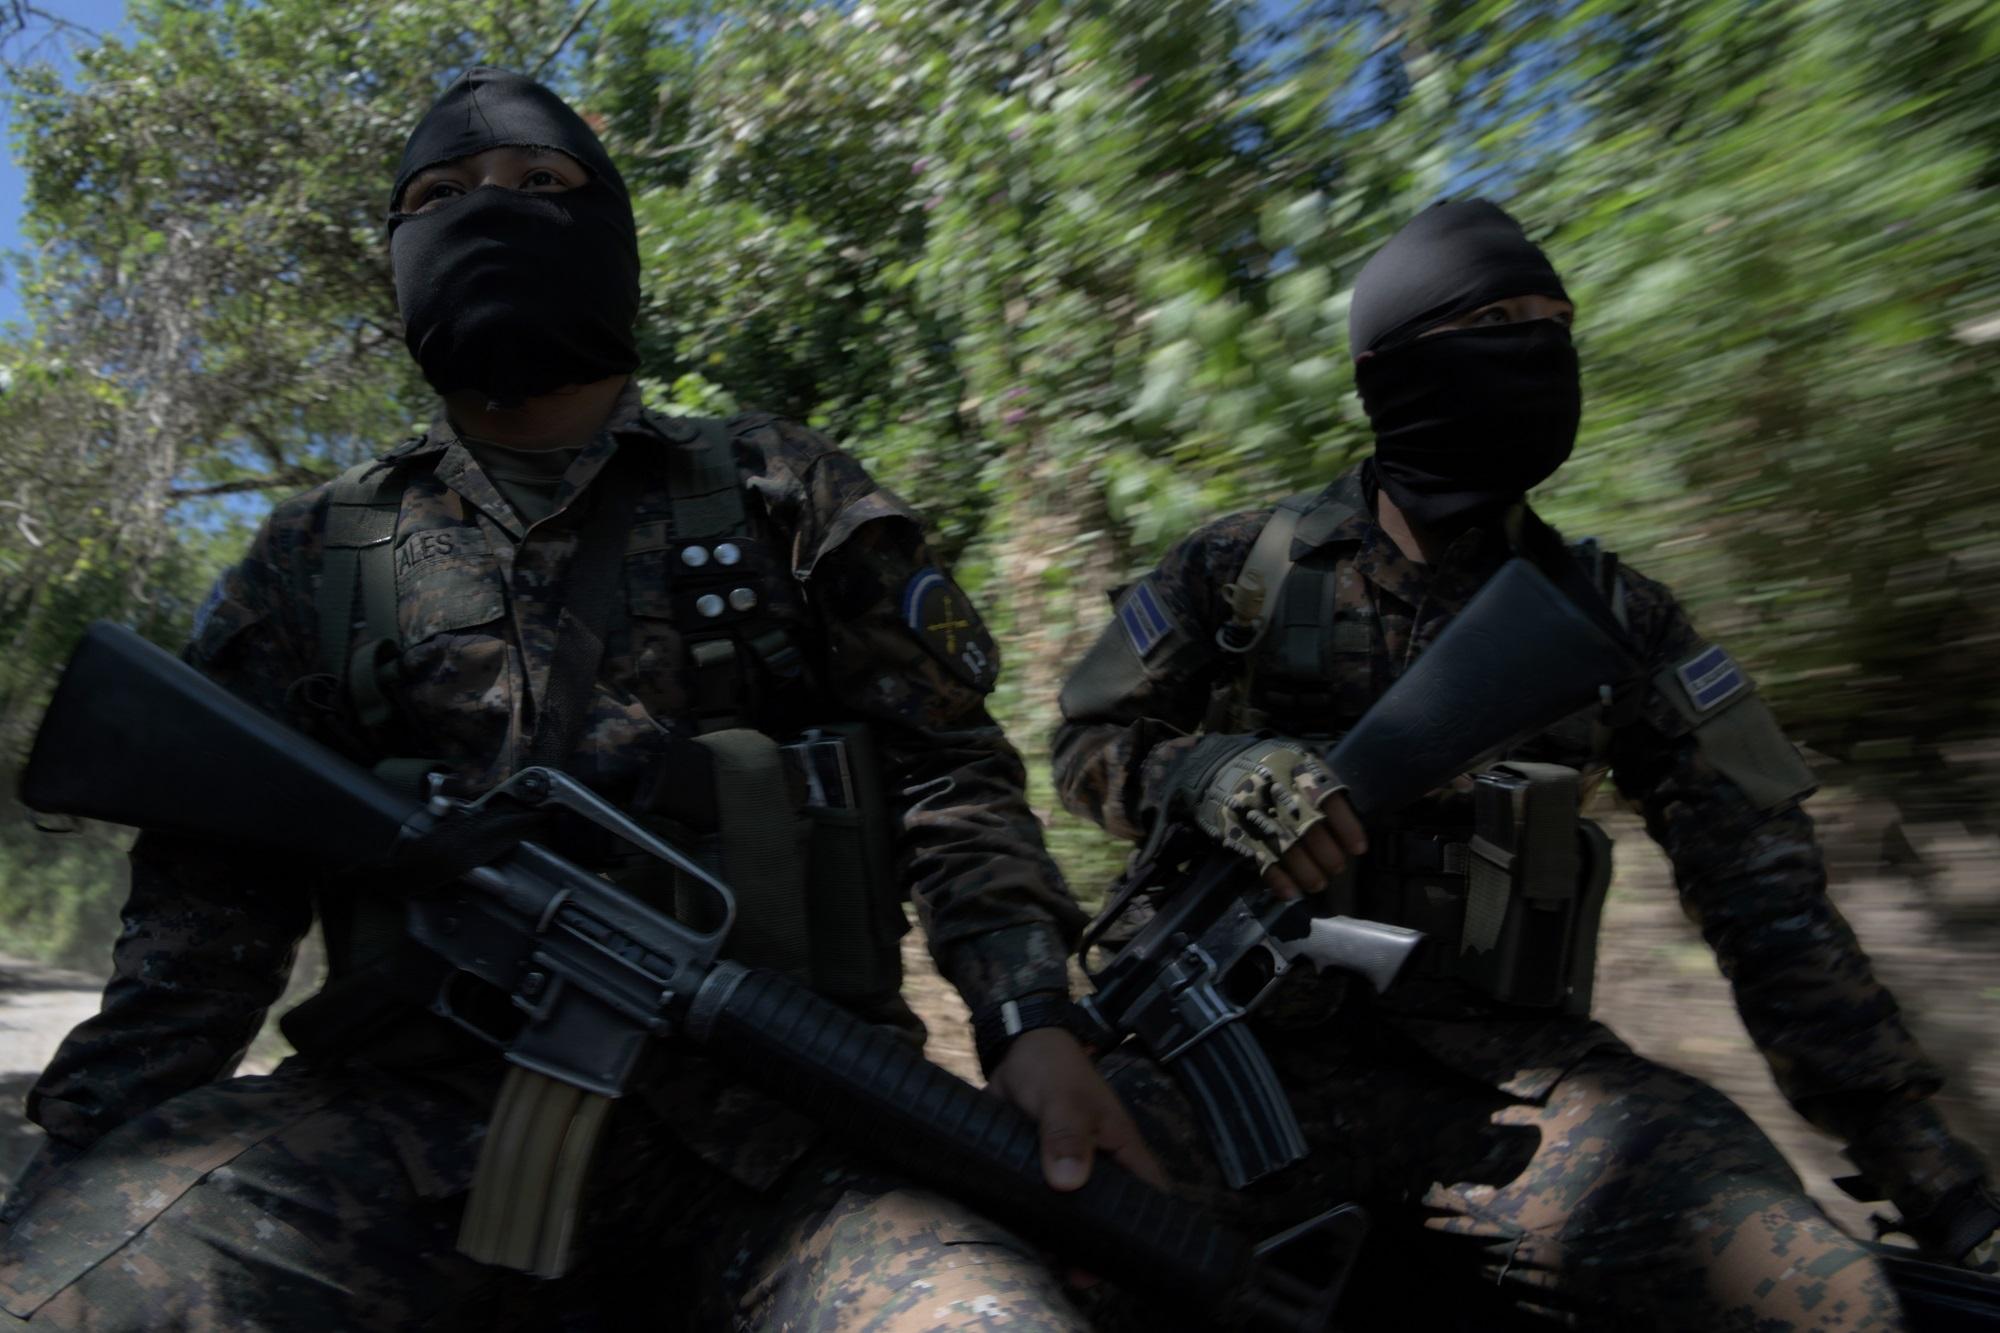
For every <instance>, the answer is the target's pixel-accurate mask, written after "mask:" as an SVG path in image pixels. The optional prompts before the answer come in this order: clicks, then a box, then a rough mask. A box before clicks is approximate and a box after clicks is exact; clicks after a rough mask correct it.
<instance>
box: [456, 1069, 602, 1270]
mask: <svg viewBox="0 0 2000 1333" xmlns="http://www.w3.org/2000/svg"><path fill="white" fill-rule="evenodd" d="M610 1104H611V1099H610V1098H608V1097H601V1096H598V1095H596V1094H594V1093H588V1092H585V1091H583V1090H582V1089H581V1088H577V1087H573V1086H571V1085H570V1084H567V1083H564V1082H561V1081H560V1080H558V1079H553V1078H550V1077H548V1076H547V1075H546V1074H537V1073H535V1072H533V1071H532V1070H528V1069H523V1068H521V1067H520V1066H519V1065H516V1066H513V1067H512V1068H510V1069H508V1071H507V1077H506V1079H505V1081H503V1082H502V1083H501V1085H500V1096H499V1098H498V1099H497V1100H496V1101H495V1102H494V1107H493V1119H492V1121H491V1123H489V1124H488V1126H487V1129H486V1141H485V1143H484V1144H483V1145H482V1146H481V1148H480V1151H479V1167H478V1170H477V1172H476V1173H475V1174H474V1176H473V1178H472V1192H471V1194H470V1195H469V1196H468V1197H467V1199H466V1204H465V1218H464V1220H463V1222H462V1223H461V1224H460V1227H459V1235H458V1248H459V1252H460V1253H462V1254H464V1255H465V1256H466V1257H468V1258H470V1259H474V1260H477V1261H478V1262H480V1263H484V1264H496V1265H498V1266H500V1267H502V1268H513V1269H518V1270H520V1271H521V1272H524V1273H532V1274H534V1275H535V1276H537V1277H561V1276H562V1275H563V1274H564V1273H565V1272H567V1271H568V1269H569V1248H570V1242H571V1240H572V1238H573V1237H574V1235H575V1231H576V1220H577V1215H578V1211H579V1209H580V1207H581V1205H582V1201H583V1191H584V1187H585V1185H586V1183H587V1181H588V1179H589V1174H590V1161H591V1158H592V1157H593V1156H594V1155H595V1151H596V1147H597V1139H598V1136H599V1134H600V1133H601V1132H602V1130H603V1127H604V1116H605V1111H606V1109H607V1108H608V1107H609V1106H610Z"/></svg>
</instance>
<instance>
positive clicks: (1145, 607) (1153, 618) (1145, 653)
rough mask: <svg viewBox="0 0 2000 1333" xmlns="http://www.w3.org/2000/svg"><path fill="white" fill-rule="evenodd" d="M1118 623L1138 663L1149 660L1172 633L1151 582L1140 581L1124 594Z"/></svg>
mask: <svg viewBox="0 0 2000 1333" xmlns="http://www.w3.org/2000/svg"><path fill="white" fill-rule="evenodd" d="M1118 622H1119V623H1120V624H1121V625H1123V626H1124V627H1125V637H1126V638H1128V639H1130V640H1131V641H1132V650H1133V651H1134V652H1136V653H1138V654H1139V660H1140V661H1142V662H1143V661H1144V660H1145V659H1146V658H1148V657H1150V656H1152V653H1153V650H1154V649H1155V648H1157V647H1159V646H1160V644H1161V643H1162V642H1163V641H1164V640H1165V639H1166V637H1167V636H1168V635H1169V634H1171V633H1173V629H1174V622H1173V620H1172V618H1171V617H1169V616H1168V615H1167V609H1166V607H1164V606H1162V605H1161V604H1160V597H1159V594H1158V593H1156V592H1154V591H1153V581H1152V580H1151V579H1141V580H1140V581H1139V582H1138V583H1137V584H1136V585H1134V587H1133V588H1132V591H1130V592H1128V593H1126V594H1125V599H1124V600H1123V601H1122V602H1120V603H1119V604H1118Z"/></svg>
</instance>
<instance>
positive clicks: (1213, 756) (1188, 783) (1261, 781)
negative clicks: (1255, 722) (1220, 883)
mask: <svg viewBox="0 0 2000 1333" xmlns="http://www.w3.org/2000/svg"><path fill="white" fill-rule="evenodd" d="M1343 790H1345V787H1344V786H1343V785H1342V783H1341V781H1340V779H1339V778H1338V777H1336V776H1334V772H1333V770H1332V769H1330V768H1328V767H1327V766H1326V764H1325V763H1324V762H1323V761H1322V760H1321V759H1320V758H1319V756H1318V755H1316V754H1314V753H1313V751H1312V750H1311V748H1310V747H1308V746H1307V745H1306V744H1305V742H1303V741H1296V740H1288V739H1286V738H1284V737H1254V736H1253V737H1246V736H1210V737H1205V738H1204V739H1203V741H1202V743H1201V744H1200V745H1198V746H1196V747H1195V748H1194V749H1193V750H1191V751H1190V752H1189V754H1188V756H1187V759H1186V760H1184V761H1183V768H1182V776H1181V781H1180V782H1178V783H1177V784H1176V797H1175V800H1174V806H1175V807H1176V810H1175V813H1177V814H1179V815H1180V816H1182V817H1184V818H1192V819H1193V820H1194V822H1195V823H1196V825H1198V826H1199V827H1200V828H1201V830H1202V831H1203V832H1205V833H1207V834H1208V835H1209V836H1210V837H1212V838H1214V839H1215V840H1216V841H1217V842H1219V843H1221V844H1222V845H1223V846H1224V847H1227V848H1229V849H1230V850H1231V851H1233V852H1236V853H1238V854H1239V855H1242V856H1246V857H1248V858H1249V859H1251V860H1252V861H1254V862H1256V863H1257V869H1258V870H1259V871H1260V872H1261V871H1263V870H1266V869H1268V868H1270V867H1271V866H1273V865H1275V864H1277V862H1278V860H1279V859H1280V858H1281V857H1283V856H1284V854H1285V853H1286V852H1287V851H1289V850H1290V849H1291V848H1292V847H1293V846H1294V845H1296V844H1297V843H1298V841H1299V839H1301V838H1303V837H1304V836H1305V835H1306V833H1307V832H1308V831H1309V830H1310V829H1311V828H1312V827H1313V826H1314V825H1315V824H1318V823H1320V822H1321V821H1323V820H1324V819H1325V818H1326V815H1325V813H1324V812H1322V811H1321V809H1320V805H1321V803H1322V802H1324V801H1325V800H1326V798H1327V797H1329V796H1331V795H1333V794H1334V793H1335V792H1338V791H1343Z"/></svg>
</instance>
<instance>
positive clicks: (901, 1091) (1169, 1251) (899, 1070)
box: [687, 962, 1255, 1309]
mask: <svg viewBox="0 0 2000 1333" xmlns="http://www.w3.org/2000/svg"><path fill="white" fill-rule="evenodd" d="M687 1027H688V1032H689V1035H691V1036H692V1037H694V1039H695V1040H696V1041H698V1042H700V1043H701V1044H702V1046H703V1047H704V1048H705V1050H706V1051H707V1053H708V1054H709V1055H711V1056H712V1057H714V1058H716V1059H718V1060H720V1061H722V1062H723V1063H725V1064H727V1065H728V1066H729V1067H730V1068H731V1069H732V1070H733V1071H734V1072H735V1073H737V1074H739V1075H740V1076H742V1077H743V1078H745V1079H747V1080H749V1081H751V1082H754V1083H758V1084H761V1085H763V1086H765V1087H766V1088H768V1089H775V1090H778V1091H779V1092H781V1094H782V1095H783V1096H785V1097H786V1098H787V1100H789V1101H791V1102H792V1103H793V1104H795V1105H805V1106H811V1107H813V1108H814V1115H815V1116H816V1118H818V1119H819V1120H820V1121H821V1123H823V1124H825V1125H827V1126H828V1127H830V1128H832V1129H834V1130H836V1131H838V1132H840V1133H843V1134H845V1135H846V1136H848V1137H850V1138H852V1139H855V1140H857V1141H861V1142H871V1141H872V1142H881V1143H886V1144H893V1145H894V1149H893V1152H892V1153H890V1154H886V1156H888V1157H889V1159H890V1160H891V1161H892V1162H893V1163H894V1164H896V1165H897V1166H900V1167H902V1168H903V1169H904V1170H905V1171H906V1172H907V1173H908V1174H909V1175H910V1176H912V1177H914V1178H915V1179H916V1180H918V1181H920V1182H921V1183H923V1184H926V1185H929V1186H931V1187H933V1188H936V1189H937V1190H939V1191H940V1192H941V1193H945V1194H950V1195H953V1196H955V1197H958V1198H961V1199H964V1200H967V1201H969V1202H971V1203H973V1204H975V1205H976V1206H978V1207H979V1208H980V1209H981V1210H982V1211H984V1212H986V1213H988V1214H990V1215H991V1216H993V1217H994V1218H996V1219H997V1220H999V1221H1002V1222H1005V1223H1009V1224H1011V1225H1014V1226H1016V1227H1018V1228H1019V1229H1021V1230H1022V1231H1024V1232H1026V1233H1028V1234H1029V1235H1031V1236H1034V1237H1036V1238H1037V1239H1045V1240H1047V1241H1048V1242H1049V1243H1050V1244H1051V1245H1052V1247H1053V1248H1055V1249H1057V1250H1059V1251H1060V1252H1061V1253H1062V1254H1063V1256H1064V1257H1065V1258H1067V1259H1071V1260H1073V1261H1075V1262H1077V1263H1079V1264H1082V1265H1083V1266H1084V1267H1086V1268H1088V1269H1090V1270H1092V1271H1093V1272H1097V1273H1101V1274H1103V1275H1104V1276H1105V1277H1107V1278H1110V1279H1113V1280H1114V1281H1117V1282H1119V1283H1120V1284H1122V1285H1125V1286H1127V1287H1128V1288H1130V1289H1133V1290H1139V1291H1150V1292H1152V1293H1154V1294H1156V1295H1158V1296H1160V1297H1163V1298H1165V1299H1166V1300H1167V1301H1169V1302H1171V1301H1174V1300H1180V1301H1192V1302H1198V1303H1200V1304H1201V1305H1203V1306H1205V1307H1208V1308H1210V1309H1216V1308H1218V1307H1221V1306H1223V1305H1225V1304H1228V1303H1231V1302H1232V1301H1233V1300H1234V1299H1235V1298H1236V1297H1238V1296H1239V1295H1240V1294H1241V1293H1242V1292H1243V1290H1244V1289H1245V1287H1246V1285H1247V1283H1248V1282H1249V1280H1250V1279H1251V1276H1252V1269H1253V1265H1254V1263H1255V1259H1254V1256H1253V1254H1252V1253H1251V1250H1250V1247H1249V1246H1248V1245H1247V1244H1245V1243H1244V1241H1243V1240H1242V1239H1241V1238H1239V1237H1237V1236H1235V1235H1233V1234H1231V1233H1229V1232H1227V1231H1224V1230H1222V1229H1220V1228H1218V1227H1216V1226H1215V1225H1214V1224H1213V1223H1212V1222H1210V1221H1209V1220H1207V1218H1206V1217H1204V1216H1203V1214H1202V1213H1201V1211H1200V1210H1199V1209H1197V1208H1195V1207H1194V1206H1193V1205H1191V1204H1188V1203H1185V1202H1183V1201H1182V1200H1179V1199H1176V1198H1173V1197H1172V1196H1170V1195H1167V1194H1162V1193H1161V1192H1159V1191H1158V1190H1155V1189H1153V1188H1151V1187H1150V1186H1148V1185H1146V1184H1144V1183H1143V1182H1141V1181H1140V1180H1138V1179H1137V1178H1136V1177H1134V1176H1133V1175H1131V1174H1130V1173H1129V1172H1127V1171H1125V1170H1123V1169H1122V1168H1120V1167H1119V1166H1118V1165H1117V1164H1116V1163H1114V1162H1112V1161H1110V1160H1109V1159H1108V1158H1105V1157H1103V1156H1100V1157H1098V1159H1097V1160H1096V1162H1095V1163H1094V1164H1093V1166H1092V1168H1091V1172H1090V1179H1089V1181H1088V1182H1087V1183H1086V1184H1085V1185H1084V1186H1083V1188H1081V1189H1079V1190H1076V1191H1074V1192H1072V1193H1067V1194H1062V1193H1057V1192H1056V1191H1054V1190H1052V1189H1050V1188H1049V1187H1048V1185H1047V1184H1046V1182H1045V1181H1044V1179H1043V1176H1042V1164H1041V1150H1040V1146H1039V1139H1038V1134H1037V1131H1036V1128H1035V1124H1034V1122H1033V1121H1031V1120H1030V1119H1029V1118H1028V1117H1027V1116H1026V1115H1024V1114H1023V1113H1022V1112H1021V1111H1020V1110H1018V1109H1017V1108H1015V1107H1014V1106H1012V1105H1009V1104H1008V1103H1006V1102H1004V1101H1002V1100H1000V1098H998V1097H994V1096H989V1095H988V1094H986V1093H983V1092H981V1091H979V1090H978V1089H976V1088H974V1087H973V1086H972V1085H971V1084H969V1083H967V1082H965V1081H964V1080H963V1079H960V1078H958V1077H957V1076H955V1075H953V1074H951V1073H950V1072H949V1071H947V1070H944V1069H940V1068H939V1067H938V1066H936V1065H934V1064H931V1063H930V1062H929V1061H928V1060H925V1059H924V1058H923V1056H922V1055H921V1054H920V1053H919V1052H917V1051H916V1050H913V1049H912V1048H911V1047H910V1046H909V1045H908V1044H907V1043H905V1042H903V1041H901V1040H899V1039H898V1038H896V1037H895V1036H893V1035H891V1034H890V1033H888V1032H885V1031H883V1030H881V1029H880V1028H876V1027H872V1026H870V1025H868V1024H866V1023H863V1022H862V1021H861V1020H859V1019H857V1018H855V1017H854V1016H853V1015H851V1014H849V1013H847V1012H846V1011H845V1010H842V1009H839V1008H836V1007H835V1006H834V1005H832V1004H830V1003H828V1002H827V1001H826V1000H823V999H821V998H820V997H819V996H817V995H814V994H813V993H811V992H810V991H807V990H805V989H804V988H802V987H800V986H798V985H797V984H795V983H793V982H792V981H790V980H788V979H787V978H785V977H782V976H780V975H778V974H776V973H773V972H767V971H763V970H761V969H750V968H745V967H743V966H741V965H740V964H737V963H729V962H724V963H720V964H718V965H717V967H716V969H715V971H714V972H712V973H711V974H710V976H709V978H708V980H707V981H706V982H704V983H703V985H702V988H701V991H700V993H699V994H698V995H697V996H696V997H695V999H694V1002H693V1005H692V1007H691V1009H690V1012H689V1015H688V1019H687Z"/></svg>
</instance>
